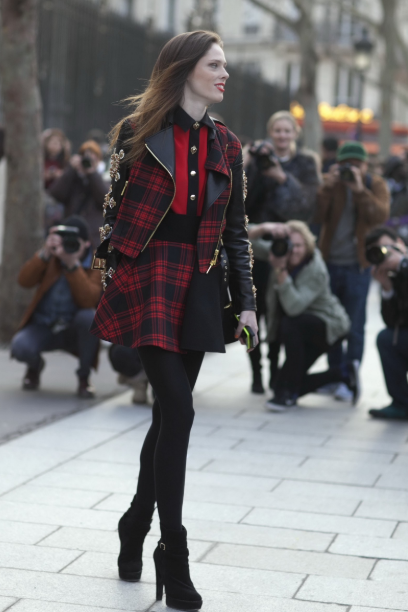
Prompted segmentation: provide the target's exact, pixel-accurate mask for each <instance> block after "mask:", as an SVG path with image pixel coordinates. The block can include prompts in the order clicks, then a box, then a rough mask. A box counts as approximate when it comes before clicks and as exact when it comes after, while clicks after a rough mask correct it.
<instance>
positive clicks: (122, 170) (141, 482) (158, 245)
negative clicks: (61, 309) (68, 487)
mask: <svg viewBox="0 0 408 612" xmlns="http://www.w3.org/2000/svg"><path fill="white" fill-rule="evenodd" d="M227 79H228V73H227V71H226V62H225V56H224V52H223V50H222V41H221V40H220V38H219V36H218V35H217V34H214V33H213V32H205V31H198V32H188V33H185V34H180V35H179V36H176V37H175V38H173V39H171V40H170V41H169V42H168V43H167V44H166V45H165V46H164V48H163V50H162V51H161V53H160V56H159V58H158V60H157V62H156V65H155V67H154V69H153V73H152V76H151V79H150V81H149V85H148V87H147V89H146V91H145V92H144V93H143V94H142V95H141V96H136V97H135V98H134V103H135V110H134V112H133V113H132V114H131V115H130V116H129V117H128V118H126V119H124V120H123V121H121V122H120V123H119V124H118V126H116V128H115V129H114V132H113V133H114V137H113V146H114V147H115V149H114V153H113V155H112V164H111V171H110V172H111V178H112V186H111V190H110V192H109V193H108V195H107V196H106V199H105V205H104V206H105V213H106V214H105V222H104V225H103V226H102V228H101V237H102V243H101V245H100V247H99V248H98V249H97V251H96V254H95V264H94V265H95V266H97V267H100V268H102V272H103V279H104V283H105V286H106V291H105V293H104V295H103V297H102V299H101V301H100V303H99V307H98V309H97V312H96V316H95V321H94V325H93V326H92V328H91V331H92V333H94V334H96V335H97V336H98V337H100V338H104V339H106V340H109V341H111V342H113V343H116V344H121V345H124V346H129V347H132V348H137V349H138V353H139V356H140V359H141V362H142V365H143V368H144V370H145V372H146V374H147V377H148V379H149V382H150V384H151V385H152V387H153V391H154V393H155V397H156V399H155V402H154V405H153V420H152V425H151V427H150V430H149V432H148V433H147V436H146V439H145V442H144V444H143V448H142V452H141V457H140V473H139V479H138V485H137V492H136V495H135V497H134V498H133V501H132V503H131V506H130V508H129V510H128V511H127V512H126V513H125V514H124V516H123V517H122V518H121V520H120V521H119V537H120V540H121V552H120V555H119V560H118V564H119V576H120V577H121V578H122V579H124V580H131V581H132V580H133V581H135V580H138V579H139V578H140V575H141V572H142V548H143V541H144V538H145V536H146V534H147V533H148V531H149V529H150V523H151V520H152V515H153V511H154V507H155V504H156V502H157V507H158V512H159V518H160V529H161V539H160V542H159V545H158V547H157V549H156V551H155V553H154V561H155V565H156V577H157V598H158V599H161V597H162V592H163V586H164V587H165V590H166V600H167V605H169V606H171V607H175V608H178V609H181V610H193V609H194V610H196V609H199V608H201V606H202V599H201V597H200V595H199V594H198V593H197V591H196V589H195V588H194V585H193V583H192V581H191V578H190V575H189V568H188V549H187V533H186V530H185V528H184V527H183V524H182V507H183V495H184V481H185V469H186V457H187V448H188V442H189V436H190V430H191V427H192V424H193V420H194V409H193V399H192V391H193V389H194V385H195V382H196V380H197V377H198V374H199V371H200V368H201V364H202V361H203V357H204V353H205V352H206V351H215V352H217V351H221V352H224V351H225V346H224V337H223V334H224V330H223V319H224V306H225V305H227V295H228V294H227V280H228V269H229V270H230V278H231V284H232V282H233V285H234V289H235V291H234V292H233V293H234V296H235V299H234V302H233V304H232V308H233V309H234V311H235V312H236V313H237V314H240V320H239V324H237V329H236V337H240V335H241V332H242V331H243V326H244V325H245V326H249V327H251V328H252V329H253V332H254V345H256V343H257V342H258V338H257V331H258V330H257V323H256V316H255V310H256V305H255V295H254V292H253V282H252V274H251V257H250V243H249V240H248V233H247V230H246V223H245V210H244V181H243V167H242V151H241V144H240V142H239V140H238V138H237V137H236V136H235V135H234V134H233V133H232V132H231V131H230V130H229V129H228V128H226V127H225V126H224V125H223V124H222V123H221V122H219V121H215V122H214V121H213V120H212V119H211V118H210V117H209V115H208V114H207V107H208V106H209V105H210V104H214V103H216V102H221V101H222V99H223V96H224V89H225V84H226V81H227ZM221 257H222V262H223V263H222V265H221ZM227 259H228V260H229V264H228V263H227ZM242 342H243V341H242Z"/></svg>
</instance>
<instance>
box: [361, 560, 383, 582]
mask: <svg viewBox="0 0 408 612" xmlns="http://www.w3.org/2000/svg"><path fill="white" fill-rule="evenodd" d="M365 559H371V561H374V565H373V567H372V568H371V570H370V573H369V574H368V576H367V578H366V580H371V574H372V573H373V571H374V570H375V568H376V566H377V564H378V562H379V561H382V559H378V558H377V559H375V558H374V557H365Z"/></svg>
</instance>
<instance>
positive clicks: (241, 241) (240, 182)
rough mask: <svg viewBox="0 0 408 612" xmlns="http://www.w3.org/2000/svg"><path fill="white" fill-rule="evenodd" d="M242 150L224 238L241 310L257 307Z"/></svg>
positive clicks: (236, 162) (233, 180)
mask: <svg viewBox="0 0 408 612" xmlns="http://www.w3.org/2000/svg"><path fill="white" fill-rule="evenodd" d="M244 190H245V189H244V174H243V163H242V152H241V153H240V154H239V155H238V157H237V159H236V160H235V162H234V165H233V166H232V191H231V198H230V201H229V204H228V208H227V214H226V222H227V223H226V227H225V230H224V232H223V235H222V240H223V243H224V246H225V249H226V251H227V255H228V260H229V265H230V286H231V288H233V290H234V294H235V295H236V297H237V299H238V301H239V306H240V310H241V311H243V310H256V299H255V290H254V289H253V280H252V271H251V268H252V255H251V251H252V247H251V243H250V242H249V239H248V232H247V229H246V218H245V206H244Z"/></svg>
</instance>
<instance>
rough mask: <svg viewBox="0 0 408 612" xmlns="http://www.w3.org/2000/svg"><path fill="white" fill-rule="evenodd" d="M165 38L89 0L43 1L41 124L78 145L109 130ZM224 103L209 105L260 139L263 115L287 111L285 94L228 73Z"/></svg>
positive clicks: (139, 87) (233, 71)
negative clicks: (58, 130)
mask: <svg viewBox="0 0 408 612" xmlns="http://www.w3.org/2000/svg"><path fill="white" fill-rule="evenodd" d="M169 36H170V35H169V34H167V35H166V34H163V33H158V32H152V31H149V30H148V28H146V27H144V26H143V25H141V24H138V23H135V22H134V21H131V20H129V19H125V18H123V17H121V16H119V15H117V14H115V13H112V12H107V11H106V10H102V9H101V8H100V7H99V6H98V5H97V4H95V3H92V2H89V1H87V0H41V2H40V18H39V37H38V38H39V39H38V60H39V78H40V88H41V94H42V100H43V107H44V127H45V128H47V127H59V128H61V129H63V130H64V131H65V133H66V134H67V136H68V137H69V138H70V139H71V140H72V142H73V144H74V147H77V146H78V145H79V144H80V143H81V142H82V141H83V140H84V138H85V136H86V134H87V132H89V130H91V129H95V128H97V129H100V130H102V131H103V132H104V133H107V132H108V131H109V130H110V128H111V127H112V125H114V123H115V122H116V121H117V120H118V119H119V118H120V117H122V116H123V114H124V113H125V110H124V109H123V107H122V106H121V105H120V104H119V102H120V100H123V99H124V98H126V97H127V96H129V95H133V94H135V93H139V92H140V91H142V90H143V88H144V86H145V84H146V82H147V79H148V78H149V76H150V73H151V70H152V68H153V65H154V62H155V61H156V58H157V56H158V54H159V52H160V49H161V48H162V46H163V45H164V43H165V42H166V41H167V40H168V38H169ZM229 71H230V75H231V76H230V80H229V83H228V92H227V94H226V96H225V101H224V102H223V103H222V104H220V105H217V106H216V107H214V110H215V111H216V112H217V113H219V114H221V115H222V116H223V117H224V119H225V121H226V123H227V125H228V126H229V127H230V128H231V129H232V130H233V131H234V132H236V133H237V134H238V135H246V136H249V137H253V138H259V137H262V136H263V135H264V132H265V124H266V121H267V119H268V117H269V116H270V115H271V114H272V113H273V112H274V111H276V110H280V109H282V108H288V105H289V97H288V94H287V92H286V91H285V90H283V89H281V88H279V87H277V86H273V85H270V84H268V83H265V82H264V81H262V79H261V78H260V77H257V76H255V75H250V74H248V73H245V72H244V71H243V70H240V68H239V67H237V66H232V67H231V68H229Z"/></svg>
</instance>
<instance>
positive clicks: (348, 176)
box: [340, 164, 356, 183]
mask: <svg viewBox="0 0 408 612" xmlns="http://www.w3.org/2000/svg"><path fill="white" fill-rule="evenodd" d="M340 180H341V181H344V182H345V183H354V181H355V180H356V177H355V176H354V172H353V170H352V169H351V164H343V165H342V166H340Z"/></svg>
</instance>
